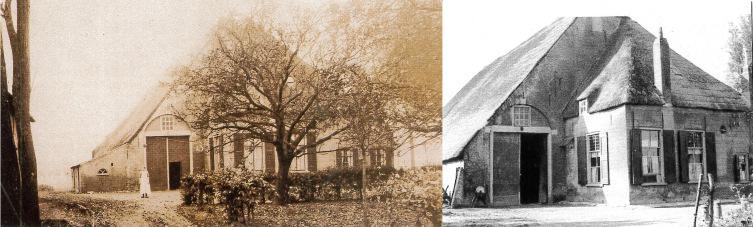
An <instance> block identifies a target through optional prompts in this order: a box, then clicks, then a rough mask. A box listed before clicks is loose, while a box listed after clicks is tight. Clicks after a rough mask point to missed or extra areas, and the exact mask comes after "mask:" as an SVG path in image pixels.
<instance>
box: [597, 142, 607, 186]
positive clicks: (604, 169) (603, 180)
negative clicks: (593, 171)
mask: <svg viewBox="0 0 753 227" xmlns="http://www.w3.org/2000/svg"><path fill="white" fill-rule="evenodd" d="M600 140H601V141H599V142H600V144H601V163H600V164H601V184H609V138H608V133H606V132H604V133H602V134H601V135H600Z"/></svg>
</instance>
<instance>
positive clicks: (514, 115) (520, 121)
mask: <svg viewBox="0 0 753 227" xmlns="http://www.w3.org/2000/svg"><path fill="white" fill-rule="evenodd" d="M522 109H525V110H526V111H525V112H517V111H516V110H522ZM531 109H532V108H531V106H526V105H514V106H512V109H511V111H510V114H511V116H510V119H512V125H513V126H515V127H530V126H531V121H532V119H531V118H532V116H533V114H532V112H531ZM521 116H524V117H525V118H518V117H521Z"/></svg>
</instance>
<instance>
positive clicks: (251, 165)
mask: <svg viewBox="0 0 753 227" xmlns="http://www.w3.org/2000/svg"><path fill="white" fill-rule="evenodd" d="M180 103H182V102H181V97H177V95H174V94H173V93H170V92H169V89H168V88H167V86H164V85H161V86H159V87H158V89H155V90H154V91H153V92H152V93H151V94H149V95H147V96H146V98H145V99H144V100H143V101H142V102H141V103H140V104H139V105H138V106H137V107H136V108H135V109H134V110H133V111H132V112H131V113H130V115H129V116H128V117H127V118H126V119H125V120H124V121H123V122H122V123H121V124H120V125H119V126H118V127H117V128H116V129H115V130H114V131H113V132H111V133H110V134H109V135H108V136H107V137H106V138H105V141H103V142H102V143H101V144H100V145H99V146H97V147H96V148H95V149H94V150H93V151H92V159H91V160H89V161H86V162H83V163H80V164H78V165H75V166H73V167H71V175H72V180H73V190H74V191H75V192H89V191H96V192H102V191H135V190H138V187H139V185H138V179H139V176H140V175H139V173H140V171H141V170H142V169H143V168H146V169H147V171H148V173H149V182H150V185H151V189H152V190H154V191H161V190H173V189H177V188H179V187H180V179H181V177H183V176H186V175H189V174H195V173H200V172H216V171H220V170H222V169H230V168H238V167H241V166H243V167H245V168H246V169H248V170H253V171H266V172H276V171H277V168H278V165H279V163H278V161H277V155H276V153H275V148H274V146H273V145H271V144H269V143H262V142H260V141H258V140H254V139H251V138H245V136H244V135H242V134H232V135H212V136H210V137H209V138H205V137H202V136H201V135H200V134H198V133H196V132H195V131H194V130H192V129H191V128H189V126H188V124H187V123H186V122H183V121H181V119H180V118H179V117H177V116H175V115H174V114H173V113H174V107H175V106H178V105H181V104H180ZM314 139H316V138H315V137H314V135H309V136H307V138H306V140H312V141H313V140H314ZM305 143H306V141H305V140H304V141H303V142H302V144H305ZM439 144H440V142H439V138H436V139H432V140H429V141H426V143H423V144H422V145H421V146H404V147H400V148H398V149H397V151H395V152H389V153H386V152H373V153H371V154H369V155H367V156H368V157H365V161H366V164H367V165H372V166H377V165H378V166H391V167H395V168H410V167H416V166H421V165H431V164H432V162H425V161H422V160H419V161H416V159H421V157H425V156H438V154H439V153H438V152H439ZM340 146H343V145H342V144H340V142H339V141H338V140H337V139H332V140H329V141H327V142H325V143H323V144H320V145H319V146H317V147H316V148H311V149H309V150H308V152H307V153H306V154H304V155H302V156H300V157H296V158H295V159H294V160H293V162H292V164H291V167H290V171H291V173H293V174H295V173H300V172H309V171H317V170H324V169H328V168H338V167H348V166H358V163H359V162H357V161H358V160H359V157H358V155H359V153H358V152H353V151H350V150H347V151H345V150H343V151H337V152H319V151H329V150H336V149H337V148H340ZM432 153H434V154H432ZM433 163H439V161H438V160H436V161H434V162H433Z"/></svg>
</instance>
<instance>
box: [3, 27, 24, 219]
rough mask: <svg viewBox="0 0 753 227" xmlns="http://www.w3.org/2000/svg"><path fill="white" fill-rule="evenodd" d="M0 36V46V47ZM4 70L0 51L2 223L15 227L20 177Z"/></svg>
mask: <svg viewBox="0 0 753 227" xmlns="http://www.w3.org/2000/svg"><path fill="white" fill-rule="evenodd" d="M1 37H2V36H0V46H2V39H1ZM6 73H7V71H6V68H5V54H4V53H3V52H2V51H0V74H2V75H1V76H2V84H0V86H1V88H0V93H1V94H2V107H0V110H1V111H2V119H0V120H1V122H0V128H2V129H1V130H0V131H2V132H1V133H0V134H2V139H0V141H2V150H0V153H2V156H1V157H0V161H2V162H1V163H0V165H1V166H2V167H1V168H0V169H2V170H0V171H2V173H3V176H2V194H1V195H0V197H2V205H0V208H2V211H0V212H1V213H2V222H0V225H3V226H17V225H20V224H21V213H20V212H21V210H22V209H21V200H20V198H21V188H20V186H21V178H20V177H21V176H20V171H19V169H18V153H17V150H16V145H15V144H14V143H13V141H14V135H13V128H12V125H11V118H12V113H11V109H12V107H11V95H10V93H9V92H8V79H7V78H8V76H7V74H6Z"/></svg>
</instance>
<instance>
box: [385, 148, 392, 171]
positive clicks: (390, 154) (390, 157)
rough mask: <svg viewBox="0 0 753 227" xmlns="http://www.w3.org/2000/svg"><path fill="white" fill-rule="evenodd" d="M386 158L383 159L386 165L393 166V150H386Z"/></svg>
mask: <svg viewBox="0 0 753 227" xmlns="http://www.w3.org/2000/svg"><path fill="white" fill-rule="evenodd" d="M386 158H387V160H385V162H386V163H387V166H389V167H394V166H393V162H394V160H393V158H394V153H393V152H392V151H391V150H390V151H387V155H386Z"/></svg>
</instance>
